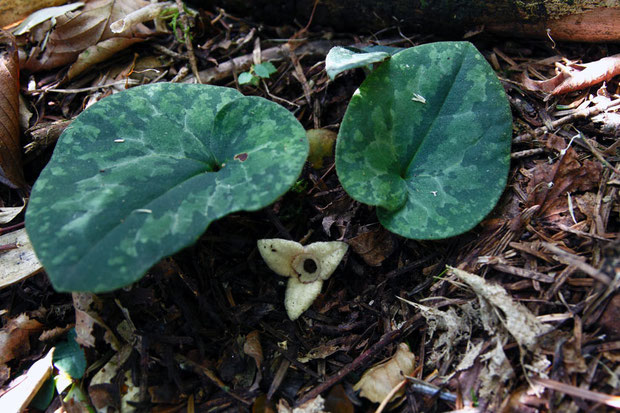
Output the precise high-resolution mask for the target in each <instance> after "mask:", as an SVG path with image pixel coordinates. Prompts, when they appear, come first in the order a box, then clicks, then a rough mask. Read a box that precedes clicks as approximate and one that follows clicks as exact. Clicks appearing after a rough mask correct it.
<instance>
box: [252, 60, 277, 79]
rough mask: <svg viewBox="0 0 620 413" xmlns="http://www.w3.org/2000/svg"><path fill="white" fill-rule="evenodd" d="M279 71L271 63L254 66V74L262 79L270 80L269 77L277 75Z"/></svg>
mask: <svg viewBox="0 0 620 413" xmlns="http://www.w3.org/2000/svg"><path fill="white" fill-rule="evenodd" d="M277 71H278V69H276V67H275V66H274V65H273V63H271V62H265V63H260V64H257V65H254V73H255V74H256V76H258V77H262V78H263V79H268V78H269V76H271V75H272V74H274V73H276V72H277Z"/></svg>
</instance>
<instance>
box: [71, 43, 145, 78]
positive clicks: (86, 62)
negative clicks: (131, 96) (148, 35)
mask: <svg viewBox="0 0 620 413" xmlns="http://www.w3.org/2000/svg"><path fill="white" fill-rule="evenodd" d="M142 40H143V39H140V38H137V37H133V38H127V37H113V38H111V39H106V40H104V41H101V42H99V43H97V44H96V45H93V46H90V47H89V48H87V49H86V50H84V51H83V52H82V53H80V55H79V56H78V58H77V61H76V62H75V63H74V64H72V65H71V67H70V68H69V72H68V73H67V78H68V79H73V78H74V77H76V76H77V75H79V74H80V73H82V72H84V71H86V70H87V69H89V68H90V67H92V66H94V65H96V64H97V63H101V62H105V61H106V60H108V59H109V58H111V57H112V56H114V55H115V54H116V53H118V52H120V51H121V50H124V49H126V48H128V47H129V46H131V45H132V44H134V43H138V42H141V41H142Z"/></svg>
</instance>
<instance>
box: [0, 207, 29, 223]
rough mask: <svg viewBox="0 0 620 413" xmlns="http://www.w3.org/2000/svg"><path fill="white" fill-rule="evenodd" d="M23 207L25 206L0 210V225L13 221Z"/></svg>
mask: <svg viewBox="0 0 620 413" xmlns="http://www.w3.org/2000/svg"><path fill="white" fill-rule="evenodd" d="M25 207H26V205H25V204H24V205H22V206H20V207H8V208H6V207H5V208H0V224H8V223H9V222H11V221H13V220H14V219H15V217H16V216H18V215H19V213H20V212H22V211H23V210H24V208H25Z"/></svg>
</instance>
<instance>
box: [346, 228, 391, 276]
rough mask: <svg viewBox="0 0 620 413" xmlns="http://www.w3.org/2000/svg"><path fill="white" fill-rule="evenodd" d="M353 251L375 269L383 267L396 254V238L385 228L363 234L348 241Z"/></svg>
mask: <svg viewBox="0 0 620 413" xmlns="http://www.w3.org/2000/svg"><path fill="white" fill-rule="evenodd" d="M347 243H348V244H349V245H350V246H351V249H352V250H353V251H355V253H357V254H359V255H360V256H361V257H362V259H363V260H364V262H366V264H368V265H371V266H373V267H377V266H379V265H381V263H382V262H383V261H385V259H386V258H387V257H389V256H390V254H392V252H394V248H395V245H394V238H393V237H392V234H391V233H390V232H389V231H387V230H386V229H385V228H383V227H379V228H378V229H376V230H374V231H369V232H363V233H361V234H359V235H357V236H355V237H353V238H351V239H349V240H348V241H347Z"/></svg>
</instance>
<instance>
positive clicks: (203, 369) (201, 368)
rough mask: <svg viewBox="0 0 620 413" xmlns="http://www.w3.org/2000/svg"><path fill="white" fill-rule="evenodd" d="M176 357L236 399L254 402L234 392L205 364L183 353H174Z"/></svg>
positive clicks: (249, 403) (243, 401)
mask: <svg viewBox="0 0 620 413" xmlns="http://www.w3.org/2000/svg"><path fill="white" fill-rule="evenodd" d="M174 359H175V360H176V361H177V362H178V363H182V364H184V365H186V366H188V367H190V368H191V369H192V370H194V371H195V372H196V373H200V374H204V375H205V376H206V377H207V378H208V379H209V380H211V381H212V382H213V383H214V384H215V385H216V386H217V387H219V388H220V389H221V390H223V391H224V392H226V393H227V394H229V395H230V396H232V397H233V398H235V399H236V400H238V401H240V402H241V403H243V404H246V405H248V406H249V405H251V404H252V402H250V401H248V400H246V399H244V398H243V397H241V396H239V395H237V394H236V393H234V392H233V391H232V390H231V389H230V387H228V386H227V385H226V384H225V383H224V382H223V381H222V380H220V379H219V378H218V377H217V376H216V375H215V373H213V372H212V371H211V370H209V369H208V368H206V367H205V366H201V365H200V364H198V363H196V362H194V361H192V360H190V359H188V358H187V357H185V356H183V355H181V354H175V355H174Z"/></svg>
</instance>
